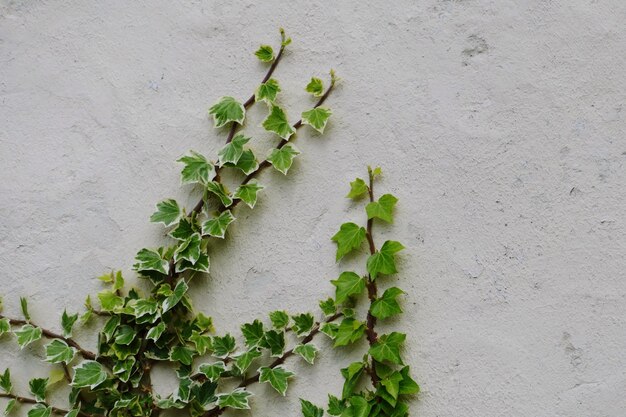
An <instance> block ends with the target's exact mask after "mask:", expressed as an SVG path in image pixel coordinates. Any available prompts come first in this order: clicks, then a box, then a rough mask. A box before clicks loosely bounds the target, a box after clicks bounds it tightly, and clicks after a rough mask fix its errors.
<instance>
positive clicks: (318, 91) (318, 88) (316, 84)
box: [305, 77, 324, 97]
mask: <svg viewBox="0 0 626 417" xmlns="http://www.w3.org/2000/svg"><path fill="white" fill-rule="evenodd" d="M305 90H306V92H307V93H311V94H313V96H314V97H320V96H321V95H322V94H324V83H323V82H322V80H320V79H319V78H317V77H312V78H311V81H309V83H308V84H307V85H306V88H305Z"/></svg>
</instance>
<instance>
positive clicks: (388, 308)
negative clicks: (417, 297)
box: [370, 287, 405, 319]
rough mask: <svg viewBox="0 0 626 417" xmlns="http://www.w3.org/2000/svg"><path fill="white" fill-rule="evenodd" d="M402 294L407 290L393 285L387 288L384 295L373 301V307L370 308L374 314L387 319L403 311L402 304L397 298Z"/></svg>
mask: <svg viewBox="0 0 626 417" xmlns="http://www.w3.org/2000/svg"><path fill="white" fill-rule="evenodd" d="M402 294H405V292H404V291H402V290H401V289H400V288H397V287H391V288H388V289H387V290H385V292H384V293H383V295H382V296H381V297H379V298H378V299H376V300H375V301H374V302H373V303H372V308H371V309H370V311H371V313H372V316H374V317H376V318H379V319H386V318H387V317H391V316H394V315H396V314H400V313H402V309H401V308H400V304H398V301H397V300H396V298H397V297H398V296H399V295H402Z"/></svg>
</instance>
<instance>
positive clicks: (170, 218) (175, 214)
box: [150, 198, 182, 227]
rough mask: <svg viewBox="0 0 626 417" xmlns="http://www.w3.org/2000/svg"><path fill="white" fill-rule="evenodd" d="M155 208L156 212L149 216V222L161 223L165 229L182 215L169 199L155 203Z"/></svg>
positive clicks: (176, 204) (174, 203) (174, 201)
mask: <svg viewBox="0 0 626 417" xmlns="http://www.w3.org/2000/svg"><path fill="white" fill-rule="evenodd" d="M156 207H157V211H155V212H154V214H153V215H152V216H150V221H151V222H153V223H163V224H164V225H165V226H166V227H167V226H171V225H173V224H174V223H176V222H177V221H178V219H179V218H180V216H181V214H182V213H181V210H180V207H179V206H178V203H177V202H176V200H173V199H171V198H170V199H167V200H164V201H161V202H160V203H157V205H156Z"/></svg>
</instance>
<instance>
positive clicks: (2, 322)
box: [0, 318, 11, 336]
mask: <svg viewBox="0 0 626 417" xmlns="http://www.w3.org/2000/svg"><path fill="white" fill-rule="evenodd" d="M10 331H11V323H10V322H9V319H7V318H3V319H0V336H2V335H3V334H5V333H9V332H10Z"/></svg>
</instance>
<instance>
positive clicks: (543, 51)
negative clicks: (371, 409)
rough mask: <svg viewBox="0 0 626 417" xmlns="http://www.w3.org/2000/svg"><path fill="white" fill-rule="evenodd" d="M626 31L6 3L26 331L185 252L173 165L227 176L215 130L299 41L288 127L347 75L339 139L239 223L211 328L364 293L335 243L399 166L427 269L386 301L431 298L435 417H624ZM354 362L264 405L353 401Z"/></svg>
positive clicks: (336, 360)
mask: <svg viewBox="0 0 626 417" xmlns="http://www.w3.org/2000/svg"><path fill="white" fill-rule="evenodd" d="M625 21H626V3H625V2H624V1H623V0H593V1H592V0H568V1H558V0H535V1H530V0H528V1H524V0H518V1H513V0H492V1H487V0H482V1H479V0H426V1H419V2H416V1H393V2H375V1H341V2H334V1H333V2H319V1H299V0H298V1H290V2H279V1H274V0H272V1H263V2H256V4H253V3H250V2H245V1H228V2H209V1H193V2H174V1H84V0H83V1H63V2H58V1H56V2H54V1H37V2H35V1H6V0H1V1H0V126H1V128H0V166H1V172H2V173H1V175H2V179H1V181H0V187H1V188H0V191H1V194H0V199H1V201H2V203H1V204H0V216H1V217H2V221H1V222H0V263H1V265H2V273H1V274H0V283H1V287H2V293H4V295H5V299H6V310H7V311H8V312H9V313H11V314H13V315H17V314H18V311H19V309H18V302H17V300H18V297H19V296H21V295H28V296H30V298H31V305H32V315H33V317H34V320H36V321H37V322H39V323H42V324H44V325H46V326H49V327H54V328H58V316H59V315H60V313H61V312H62V311H63V308H64V307H68V309H69V310H70V311H73V310H77V309H79V308H80V305H81V304H82V301H83V299H84V298H85V296H86V295H87V294H94V293H96V292H97V291H98V290H99V289H100V285H99V283H98V282H97V281H96V280H95V279H94V277H95V276H97V275H99V274H101V273H102V272H105V271H106V270H108V269H110V268H122V269H123V270H124V271H126V275H127V276H132V272H130V266H131V265H132V262H133V256H134V254H135V252H136V251H137V250H138V249H140V248H141V247H143V246H154V245H158V244H160V243H162V242H163V241H164V239H163V237H162V236H163V234H162V229H161V228H160V227H159V226H157V225H153V224H150V223H148V217H149V216H150V214H151V213H152V211H153V207H154V203H155V202H157V201H159V200H161V199H163V198H166V197H175V198H178V199H179V200H180V201H182V202H185V203H186V204H192V203H194V202H195V201H194V200H195V199H196V198H197V194H195V193H194V192H193V191H192V190H191V189H189V188H187V187H183V188H181V187H180V185H179V178H178V172H179V169H180V166H179V165H177V164H176V163H175V162H174V161H175V159H176V158H177V157H179V156H180V155H181V154H183V153H184V152H186V151H187V150H188V149H195V150H198V151H201V152H204V153H206V154H208V155H215V154H216V151H217V149H218V148H219V147H220V146H221V144H222V142H223V140H224V135H223V132H220V131H215V130H214V129H213V128H212V127H211V123H210V121H209V120H208V118H207V115H206V109H207V108H208V106H209V105H210V104H211V103H212V102H213V101H215V100H216V98H218V97H220V96H222V95H234V96H236V97H239V98H242V99H245V98H247V97H248V96H249V94H250V93H251V92H252V91H253V89H254V87H255V84H256V83H257V82H258V81H259V80H260V79H261V77H262V75H263V71H264V67H263V65H261V64H259V63H258V62H257V61H256V59H255V57H254V56H253V55H252V54H251V53H252V52H253V51H254V50H255V48H256V47H257V46H258V44H259V43H261V42H263V43H272V44H275V43H276V41H277V31H276V29H277V27H279V26H281V25H282V26H284V27H285V28H286V30H287V32H288V33H289V34H290V35H291V36H292V37H293V39H294V43H293V45H292V46H291V47H290V53H289V54H288V56H286V57H285V59H284V61H283V62H282V64H281V66H280V68H279V69H278V71H277V73H276V77H277V78H278V79H279V80H280V81H281V82H282V85H283V89H284V94H283V99H282V100H283V101H282V102H283V103H284V104H285V105H286V106H287V107H288V108H289V109H291V112H290V115H291V117H292V119H294V120H295V118H296V117H297V115H298V113H299V112H300V111H301V110H303V109H305V108H306V107H307V106H309V105H310V99H309V98H307V97H306V95H305V93H304V92H303V90H302V89H303V87H304V85H305V84H306V82H307V81H308V77H310V76H311V75H318V76H321V75H323V74H324V73H325V72H326V71H327V70H328V69H329V68H331V67H333V68H335V69H336V70H337V73H338V74H339V76H340V77H341V78H342V79H343V81H342V84H341V87H340V88H339V89H338V90H337V91H336V93H335V94H333V96H332V97H331V99H330V100H329V101H328V104H329V106H330V107H332V108H333V110H334V116H333V118H332V120H331V122H330V126H329V128H328V134H327V135H325V136H324V137H319V136H318V135H315V134H311V133H310V131H308V130H306V129H303V130H301V131H300V133H299V134H298V138H297V142H296V143H297V146H298V147H299V148H300V149H301V150H302V156H301V157H300V158H299V159H298V161H297V162H296V163H295V166H294V168H293V170H292V172H291V173H290V174H292V175H289V176H288V177H287V178H283V177H282V176H281V175H280V174H277V173H276V172H269V171H268V172H265V173H264V174H263V175H262V178H261V182H262V183H264V184H265V185H267V186H268V188H267V189H266V190H265V191H264V193H263V194H262V198H261V201H260V203H259V205H258V208H257V209H255V210H254V211H251V210H249V209H247V208H243V207H241V208H238V212H237V217H239V220H240V221H239V222H237V224H236V225H235V226H233V227H232V229H231V230H230V232H231V233H230V236H229V238H228V240H227V241H226V242H224V243H220V244H214V252H215V253H214V254H213V258H212V262H213V265H212V270H213V274H212V275H211V276H210V277H205V278H203V279H201V280H199V281H198V282H197V283H195V284H194V286H193V288H192V292H193V293H194V300H195V303H196V306H197V307H198V308H199V309H200V310H203V311H205V312H207V313H209V314H211V315H213V316H214V318H215V320H216V323H217V327H218V329H219V330H220V331H228V330H235V329H236V328H237V325H238V323H240V322H242V321H244V320H248V319H252V318H254V317H257V316H262V315H264V314H265V313H266V312H268V311H270V310H271V309H274V308H278V307H284V308H287V309H289V310H291V311H293V312H296V311H301V310H303V309H315V308H316V300H317V299H319V298H322V297H326V296H328V295H329V294H330V293H331V292H332V287H331V286H330V284H328V280H329V279H332V278H334V277H336V276H337V274H338V272H339V271H340V270H342V268H344V267H346V266H345V265H335V263H334V246H333V244H331V242H330V241H329V237H330V236H331V235H332V234H333V233H334V232H335V230H336V229H337V228H338V226H339V224H340V223H341V222H342V221H344V220H348V219H351V220H358V221H362V220H363V215H362V214H361V212H360V211H359V209H358V208H357V207H356V206H355V205H353V204H351V203H350V202H349V201H347V200H346V199H344V198H343V196H344V195H345V193H346V190H347V188H346V187H347V184H348V182H349V181H350V180H352V179H353V178H354V177H355V176H357V175H359V176H362V175H364V172H365V171H364V170H365V166H366V164H368V163H369V164H379V165H381V166H382V167H383V169H384V172H385V177H384V180H383V181H382V183H381V184H380V186H379V189H380V190H381V191H390V192H393V193H394V194H396V195H397V196H398V197H399V198H400V202H399V204H398V207H397V221H396V223H395V224H394V225H393V226H392V227H388V228H384V229H383V230H381V229H379V232H378V234H379V236H380V238H379V240H380V239H383V238H384V237H393V238H394V239H397V240H400V241H401V242H403V243H404V244H405V245H406V246H407V250H406V251H405V252H404V253H403V254H402V257H401V265H400V266H401V273H400V274H399V275H398V276H397V277H394V278H391V279H387V281H388V282H389V283H394V284H395V283H397V284H398V285H400V286H401V287H403V288H405V289H406V290H407V291H408V292H409V294H408V296H407V297H406V299H405V302H404V308H405V311H406V314H405V315H404V316H403V317H402V319H401V320H399V321H396V322H394V323H393V324H392V325H391V326H389V327H390V328H396V329H403V330H404V331H406V332H408V333H409V337H408V341H407V348H406V353H405V354H406V357H407V358H408V362H409V363H410V365H411V366H412V368H413V372H414V373H415V375H416V377H417V379H418V381H419V383H420V384H421V386H422V389H423V392H422V394H421V396H420V398H419V400H418V401H415V402H414V404H413V410H414V412H413V415H421V416H432V417H435V416H440V417H443V416H451V417H458V416H463V417H470V416H477V417H500V416H511V417H513V416H514V417H517V416H519V417H522V416H524V417H526V416H563V417H576V416H585V417H621V416H624V415H626V396H625V395H624V392H625V391H626V353H625V352H626V327H625V325H626V314H625V313H626V305H625V302H626V300H625V296H626V282H625V278H626V277H625V273H624V270H626V261H625V259H624V256H625V249H626V236H625V233H624V232H625V221H626V218H625V216H624V208H625V207H624V203H625V202H626V187H625V184H626V183H625V180H626V141H625V139H624V128H625V127H626V123H625V114H624V113H625V110H624V105H625V89H624V88H625V85H626V73H625V71H624V68H625V67H626V27H625V23H624V22H625ZM263 111H264V110H263V108H262V106H256V108H255V109H254V110H253V111H251V117H252V125H253V127H254V125H257V124H258V123H259V121H260V120H261V118H262V116H263ZM252 132H255V130H254V129H253V131H252ZM257 132H258V130H257ZM268 138H269V137H268V136H267V135H262V134H257V135H256V136H255V139H258V140H257V141H255V142H254V143H253V144H252V146H253V147H254V148H255V149H256V150H259V151H260V152H264V150H265V149H266V145H268V144H269V139H268ZM383 235H384V236H383ZM348 266H350V265H348ZM88 336H89V337H88ZM81 341H83V342H84V343H86V344H88V345H91V346H93V341H94V340H93V338H92V337H91V335H89V331H86V332H83V336H82V337H81ZM1 343H2V345H1V353H0V368H2V369H4V367H5V366H7V365H9V364H11V365H12V366H13V367H14V368H15V372H16V373H18V374H19V378H18V379H19V386H20V389H22V391H23V392H25V391H26V390H25V387H26V380H27V378H28V377H29V376H30V377H32V376H43V375H45V373H46V369H47V368H46V365H43V364H40V363H38V362H37V361H32V358H33V354H35V357H39V358H40V357H41V347H40V346H39V347H36V348H35V349H28V350H27V351H25V352H19V351H17V350H16V349H14V348H13V347H12V346H13V345H12V344H11V343H10V341H9V339H7V338H6V337H5V338H3V339H2V341H1ZM323 346H327V345H326V344H323ZM364 348H365V347H364V346H359V347H358V348H357V350H358V349H364ZM348 352H349V350H348V351H346V352H331V351H325V352H323V353H322V355H321V357H320V360H319V363H318V365H316V366H315V367H314V368H309V367H306V366H304V365H300V364H296V363H295V362H296V361H291V362H290V366H292V367H293V368H294V369H296V370H297V371H299V372H300V374H301V375H300V377H299V378H298V379H297V380H296V381H295V382H294V383H293V384H292V386H291V387H290V395H289V396H288V397H287V399H279V398H277V396H275V395H274V394H273V393H272V392H270V391H269V390H268V389H267V388H266V387H259V386H256V387H254V391H255V392H257V393H264V394H267V395H269V397H270V399H271V401H266V402H262V401H260V400H259V397H258V396H257V397H256V401H255V404H254V407H255V409H256V410H257V411H258V414H256V415H285V416H287V415H289V416H291V415H297V412H296V410H297V408H298V407H297V404H296V398H297V396H305V397H307V398H309V399H311V400H314V401H317V402H320V401H323V399H324V398H325V396H326V393H327V392H329V391H330V392H334V393H337V392H338V391H339V388H340V385H341V378H340V376H339V374H338V371H337V369H338V367H339V365H340V364H341V365H344V364H346V363H347V362H348V360H349V359H350V354H349V353H348ZM37 355H38V356H37ZM352 357H354V355H353V356H352ZM161 373H163V374H167V372H166V371H165V370H162V371H161ZM23 411H24V409H23Z"/></svg>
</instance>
